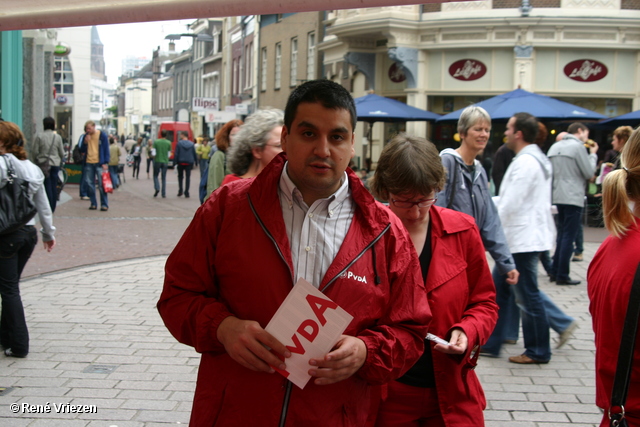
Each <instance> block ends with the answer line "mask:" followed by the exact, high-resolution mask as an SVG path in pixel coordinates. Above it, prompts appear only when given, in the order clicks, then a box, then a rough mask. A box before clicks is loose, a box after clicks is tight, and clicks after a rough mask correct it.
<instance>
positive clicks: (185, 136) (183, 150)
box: [173, 131, 197, 198]
mask: <svg viewBox="0 0 640 427" xmlns="http://www.w3.org/2000/svg"><path fill="white" fill-rule="evenodd" d="M179 138H180V140H179V141H178V144H176V153H175V155H174V156H173V161H174V162H175V163H176V165H178V197H180V196H182V195H183V194H184V197H186V198H189V186H190V184H191V169H193V165H194V164H195V163H196V161H197V156H196V148H195V144H194V143H193V141H189V132H187V131H180V132H179ZM183 178H184V187H183V186H182V182H183ZM183 189H184V191H183Z"/></svg>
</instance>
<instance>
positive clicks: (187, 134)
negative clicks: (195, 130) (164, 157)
mask: <svg viewBox="0 0 640 427" xmlns="http://www.w3.org/2000/svg"><path fill="white" fill-rule="evenodd" d="M178 134H179V135H180V136H184V138H185V139H189V132H187V131H186V130H181V131H180V132H178Z"/></svg>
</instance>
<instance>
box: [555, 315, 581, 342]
mask: <svg viewBox="0 0 640 427" xmlns="http://www.w3.org/2000/svg"><path fill="white" fill-rule="evenodd" d="M577 327H578V322H576V321H575V320H574V321H573V322H571V324H570V325H569V326H567V329H565V330H564V331H562V333H561V334H560V336H559V338H558V345H557V346H556V348H560V347H562V346H563V345H565V344H566V343H567V342H568V341H569V340H570V339H571V336H572V335H573V331H575V330H576V328H577Z"/></svg>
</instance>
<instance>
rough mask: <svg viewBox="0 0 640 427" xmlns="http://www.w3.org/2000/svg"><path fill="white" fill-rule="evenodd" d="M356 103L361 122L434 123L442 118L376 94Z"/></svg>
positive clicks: (359, 99) (366, 96)
mask: <svg viewBox="0 0 640 427" xmlns="http://www.w3.org/2000/svg"><path fill="white" fill-rule="evenodd" d="M355 102H356V112H357V114H358V121H361V122H369V123H375V122H412V121H434V120H436V119H437V118H438V117H440V114H436V113H432V112H431V111H426V110H421V109H419V108H416V107H411V106H410V105H407V104H405V103H404V102H400V101H396V100H395V99H391V98H385V97H384V96H380V95H376V94H369V95H365V96H362V97H360V98H356V99H355Z"/></svg>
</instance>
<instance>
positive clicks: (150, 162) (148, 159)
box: [147, 157, 153, 178]
mask: <svg viewBox="0 0 640 427" xmlns="http://www.w3.org/2000/svg"><path fill="white" fill-rule="evenodd" d="M152 164H153V159H152V158H150V157H147V178H149V169H150V167H151V165H152Z"/></svg>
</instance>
